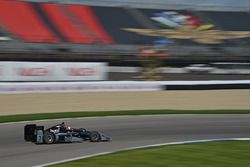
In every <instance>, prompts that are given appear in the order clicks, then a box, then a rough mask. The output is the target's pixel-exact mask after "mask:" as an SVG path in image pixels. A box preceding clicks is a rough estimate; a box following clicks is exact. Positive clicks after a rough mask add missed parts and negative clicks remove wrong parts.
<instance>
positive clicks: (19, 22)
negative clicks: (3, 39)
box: [0, 0, 59, 42]
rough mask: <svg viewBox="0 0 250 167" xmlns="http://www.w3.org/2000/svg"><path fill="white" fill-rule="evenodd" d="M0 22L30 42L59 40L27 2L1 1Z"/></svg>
mask: <svg viewBox="0 0 250 167" xmlns="http://www.w3.org/2000/svg"><path fill="white" fill-rule="evenodd" d="M0 23H1V24H2V25H3V26H4V27H5V28H6V29H7V30H8V31H10V32H12V33H13V34H15V35H16V36H17V37H19V38H21V39H23V40H26V41H29V42H59V39H58V38H57V37H56V36H55V35H54V34H53V33H52V32H51V31H50V29H49V28H48V27H47V26H46V25H45V24H44V23H43V22H42V20H41V19H40V17H39V15H38V14H37V13H36V12H35V10H34V9H33V8H32V5H31V4H30V3H27V2H20V1H6V0H2V1H0Z"/></svg>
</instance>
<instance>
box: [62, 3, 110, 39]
mask: <svg viewBox="0 0 250 167" xmlns="http://www.w3.org/2000/svg"><path fill="white" fill-rule="evenodd" d="M65 7H66V8H67V9H68V10H70V11H71V12H72V13H73V14H74V15H75V16H76V18H78V21H79V22H80V23H81V24H83V25H84V27H85V28H86V29H87V30H85V31H88V32H90V33H91V34H93V35H94V36H95V37H96V38H97V39H98V41H100V42H102V43H106V44H112V43H114V40H113V39H112V37H111V36H110V35H109V34H108V33H107V32H106V31H105V30H104V28H103V26H102V25H101V24H100V22H99V20H98V18H97V17H96V15H95V14H94V13H93V11H92V9H91V7H89V6H84V5H66V6H65Z"/></svg>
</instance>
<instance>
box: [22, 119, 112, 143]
mask: <svg viewBox="0 0 250 167" xmlns="http://www.w3.org/2000/svg"><path fill="white" fill-rule="evenodd" d="M24 139H25V141H31V142H34V143H36V144H53V143H72V142H81V141H85V140H89V141H91V142H100V141H111V138H110V137H108V136H105V135H104V134H102V133H99V132H97V131H88V130H86V129H84V128H79V129H76V128H71V127H70V126H67V125H65V123H64V122H63V123H61V124H58V125H55V126H52V127H50V128H48V129H44V126H37V125H36V124H28V125H25V127H24Z"/></svg>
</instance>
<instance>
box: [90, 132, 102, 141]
mask: <svg viewBox="0 0 250 167" xmlns="http://www.w3.org/2000/svg"><path fill="white" fill-rule="evenodd" d="M90 141H91V142H99V141H101V135H100V134H99V133H98V132H96V131H92V132H90Z"/></svg>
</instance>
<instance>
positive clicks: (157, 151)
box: [52, 141, 250, 167]
mask: <svg viewBox="0 0 250 167" xmlns="http://www.w3.org/2000/svg"><path fill="white" fill-rule="evenodd" d="M249 157H250V141H225V142H207V143H193V144H184V145H170V146H161V147H153V148H146V149H137V150H131V151H121V152H117V153H112V154H107V155H101V156H97V157H92V158H87V159H82V160H77V161H72V162H67V163H62V164H57V165H52V167H82V166H88V167H99V166H102V167H128V166H129V167H184V166H185V167H196V166H202V167H236V166H237V167H249V164H250V158H249Z"/></svg>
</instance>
